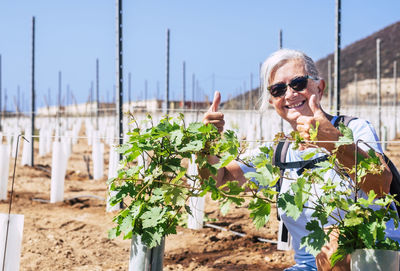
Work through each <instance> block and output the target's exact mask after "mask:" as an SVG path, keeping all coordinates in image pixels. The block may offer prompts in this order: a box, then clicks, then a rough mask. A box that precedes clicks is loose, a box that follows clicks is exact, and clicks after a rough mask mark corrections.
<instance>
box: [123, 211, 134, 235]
mask: <svg viewBox="0 0 400 271" xmlns="http://www.w3.org/2000/svg"><path fill="white" fill-rule="evenodd" d="M120 229H121V231H122V232H123V233H125V234H126V233H128V232H130V231H132V229H133V218H132V216H131V215H127V216H126V217H125V218H124V219H123V221H122V223H121V226H120Z"/></svg>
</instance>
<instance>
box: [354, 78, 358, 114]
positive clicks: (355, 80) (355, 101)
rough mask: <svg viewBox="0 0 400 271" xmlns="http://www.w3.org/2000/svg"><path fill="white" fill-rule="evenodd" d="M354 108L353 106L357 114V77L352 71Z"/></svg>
mask: <svg viewBox="0 0 400 271" xmlns="http://www.w3.org/2000/svg"><path fill="white" fill-rule="evenodd" d="M354 104H355V105H354V108H355V111H356V112H355V115H356V116H357V114H358V112H357V111H358V78H357V73H354Z"/></svg>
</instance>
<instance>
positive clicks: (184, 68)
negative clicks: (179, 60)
mask: <svg viewBox="0 0 400 271" xmlns="http://www.w3.org/2000/svg"><path fill="white" fill-rule="evenodd" d="M182 81H183V82H182V109H185V99H186V97H185V92H186V63H185V61H183V64H182Z"/></svg>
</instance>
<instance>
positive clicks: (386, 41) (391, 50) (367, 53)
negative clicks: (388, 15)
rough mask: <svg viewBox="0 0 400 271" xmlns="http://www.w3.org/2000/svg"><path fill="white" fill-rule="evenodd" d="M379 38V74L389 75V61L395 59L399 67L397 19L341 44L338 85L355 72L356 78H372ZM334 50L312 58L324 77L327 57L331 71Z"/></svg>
mask: <svg viewBox="0 0 400 271" xmlns="http://www.w3.org/2000/svg"><path fill="white" fill-rule="evenodd" d="M377 38H380V39H381V78H392V77H393V61H394V60H397V63H399V64H398V69H397V73H398V74H400V73H399V69H400V21H399V22H397V23H394V24H392V25H389V26H387V27H385V28H384V29H382V30H380V31H378V32H375V33H373V34H372V35H370V36H368V37H366V38H364V39H361V40H359V41H356V42H354V43H352V44H350V45H349V46H347V47H345V48H342V50H341V56H340V61H341V63H340V65H341V69H340V76H341V78H340V86H341V88H345V87H346V85H347V84H348V83H350V82H352V81H353V80H354V74H355V73H357V78H358V80H359V81H361V80H365V79H374V78H376V39H377ZM333 58H334V54H333V53H332V54H330V55H328V56H326V57H325V58H322V59H320V60H318V61H317V62H316V64H317V67H318V69H319V70H320V72H321V75H322V77H323V78H325V79H327V78H328V60H331V63H332V73H333V71H334V68H333V67H334V66H333V65H334V64H333V63H334V61H333Z"/></svg>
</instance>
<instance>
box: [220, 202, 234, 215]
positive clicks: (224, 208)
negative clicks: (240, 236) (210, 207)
mask: <svg viewBox="0 0 400 271" xmlns="http://www.w3.org/2000/svg"><path fill="white" fill-rule="evenodd" d="M230 206H231V202H230V201H228V200H227V201H224V202H223V203H222V204H221V205H220V209H221V214H222V215H226V214H227V213H228V212H229V207H230Z"/></svg>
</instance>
